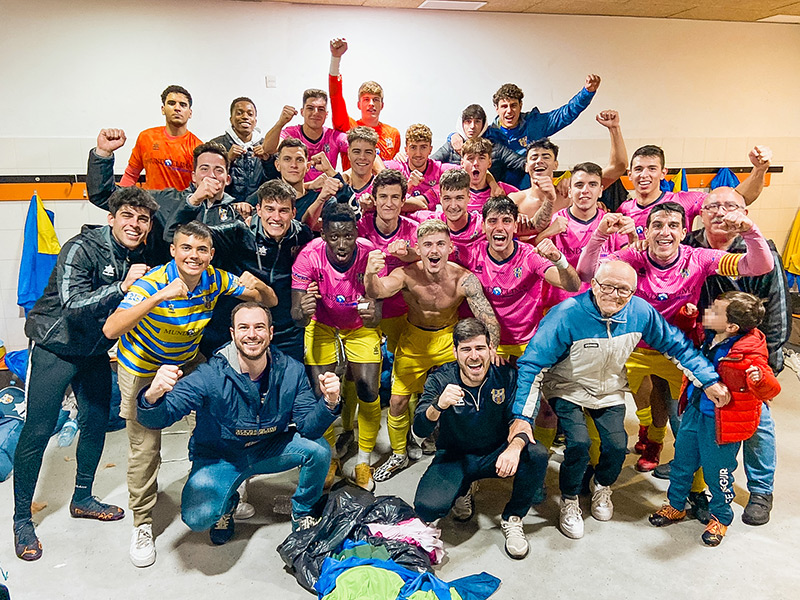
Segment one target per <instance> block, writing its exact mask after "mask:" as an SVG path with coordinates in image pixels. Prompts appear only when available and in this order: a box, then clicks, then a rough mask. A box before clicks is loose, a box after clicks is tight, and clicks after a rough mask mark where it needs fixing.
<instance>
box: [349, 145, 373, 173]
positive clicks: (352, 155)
mask: <svg viewBox="0 0 800 600" xmlns="http://www.w3.org/2000/svg"><path fill="white" fill-rule="evenodd" d="M347 158H349V159H350V167H351V168H352V169H353V173H355V174H356V175H358V176H359V177H363V178H365V177H367V176H369V174H370V173H371V172H372V165H373V163H374V162H375V146H374V145H373V144H370V143H369V142H367V141H366V140H356V141H354V142H353V143H352V144H350V146H349V147H348V148H347Z"/></svg>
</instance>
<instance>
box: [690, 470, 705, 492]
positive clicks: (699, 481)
mask: <svg viewBox="0 0 800 600" xmlns="http://www.w3.org/2000/svg"><path fill="white" fill-rule="evenodd" d="M704 489H706V481H705V479H703V467H700V468H699V469H697V471H695V472H694V479H693V480H692V491H693V492H702V491H703V490H704Z"/></svg>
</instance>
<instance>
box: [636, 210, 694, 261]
mask: <svg viewBox="0 0 800 600" xmlns="http://www.w3.org/2000/svg"><path fill="white" fill-rule="evenodd" d="M657 209H658V207H656V208H655V209H653V210H652V211H651V212H650V224H649V225H648V226H647V228H646V229H645V239H646V240H647V248H648V251H649V252H650V256H652V257H653V258H654V259H655V260H657V261H660V262H662V263H666V262H669V261H670V260H672V259H673V258H675V256H677V254H678V248H679V247H680V244H681V240H683V238H685V237H686V228H685V227H684V225H683V221H684V219H683V217H682V216H681V215H680V213H676V212H667V211H664V210H657Z"/></svg>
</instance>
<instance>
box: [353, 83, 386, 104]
mask: <svg viewBox="0 0 800 600" xmlns="http://www.w3.org/2000/svg"><path fill="white" fill-rule="evenodd" d="M364 94H369V95H370V96H380V97H381V100H383V88H382V87H381V84H379V83H378V82H377V81H365V82H364V83H362V84H361V87H359V88H358V99H359V100H361V96H363V95H364Z"/></svg>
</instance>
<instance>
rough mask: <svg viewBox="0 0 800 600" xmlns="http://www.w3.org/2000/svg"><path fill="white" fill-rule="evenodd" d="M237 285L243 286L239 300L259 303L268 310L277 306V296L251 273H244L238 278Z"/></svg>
mask: <svg viewBox="0 0 800 600" xmlns="http://www.w3.org/2000/svg"><path fill="white" fill-rule="evenodd" d="M239 283H241V284H242V285H243V286H244V291H242V293H241V294H240V296H239V297H240V298H243V299H244V300H250V301H252V302H260V303H261V304H263V305H264V306H266V307H268V308H272V307H273V306H277V305H278V296H277V295H276V294H275V291H274V290H273V289H272V288H271V287H269V286H268V285H267V284H266V283H264V282H263V281H261V280H260V279H259V278H258V277H256V276H255V275H253V274H252V273H250V272H248V271H245V272H244V273H242V274H241V275H240V276H239Z"/></svg>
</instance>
